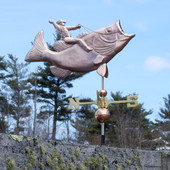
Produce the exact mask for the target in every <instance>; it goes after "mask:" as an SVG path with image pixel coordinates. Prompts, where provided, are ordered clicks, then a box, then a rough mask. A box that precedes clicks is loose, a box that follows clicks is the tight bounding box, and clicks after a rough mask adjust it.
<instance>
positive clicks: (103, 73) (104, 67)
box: [97, 63, 108, 78]
mask: <svg viewBox="0 0 170 170" xmlns="http://www.w3.org/2000/svg"><path fill="white" fill-rule="evenodd" d="M97 73H98V74H99V75H100V76H102V77H106V78H107V77H108V68H107V64H106V63H104V64H102V65H100V66H99V67H98V69H97Z"/></svg>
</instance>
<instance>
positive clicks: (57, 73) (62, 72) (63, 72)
mask: <svg viewBox="0 0 170 170" xmlns="http://www.w3.org/2000/svg"><path fill="white" fill-rule="evenodd" d="M50 70H51V72H52V73H53V75H54V76H56V77H58V78H65V77H67V76H68V75H69V74H70V73H71V71H70V70H65V69H62V68H59V67H56V66H51V67H50Z"/></svg>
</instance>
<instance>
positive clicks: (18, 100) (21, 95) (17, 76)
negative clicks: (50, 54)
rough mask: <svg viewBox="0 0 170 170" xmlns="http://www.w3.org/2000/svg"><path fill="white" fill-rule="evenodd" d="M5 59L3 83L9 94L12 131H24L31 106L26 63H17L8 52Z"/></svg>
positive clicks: (17, 132)
mask: <svg viewBox="0 0 170 170" xmlns="http://www.w3.org/2000/svg"><path fill="white" fill-rule="evenodd" d="M8 58H9V59H8V60H7V74H6V76H5V80H4V83H5V85H6V87H7V89H6V90H7V91H8V94H10V95H9V96H10V98H9V101H10V104H11V106H12V112H11V113H10V114H12V115H13V119H14V120H15V121H16V126H15V128H14V133H16V134H19V133H20V132H23V131H24V124H25V121H26V118H27V117H29V116H30V110H31V107H30V105H29V100H28V99H29V98H28V95H26V90H27V89H28V88H29V86H28V82H27V81H26V79H27V73H28V69H27V65H28V64H23V63H21V64H20V63H18V59H17V58H16V57H14V56H13V55H11V54H9V55H8Z"/></svg>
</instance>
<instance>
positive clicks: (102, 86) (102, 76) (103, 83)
mask: <svg viewBox="0 0 170 170" xmlns="http://www.w3.org/2000/svg"><path fill="white" fill-rule="evenodd" d="M102 89H104V77H103V76H102Z"/></svg>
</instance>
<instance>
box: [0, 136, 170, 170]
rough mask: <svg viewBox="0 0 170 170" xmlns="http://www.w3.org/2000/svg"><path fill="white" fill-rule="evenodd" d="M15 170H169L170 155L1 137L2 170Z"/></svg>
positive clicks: (25, 138)
mask: <svg viewBox="0 0 170 170" xmlns="http://www.w3.org/2000/svg"><path fill="white" fill-rule="evenodd" d="M168 167H169V169H168ZM15 169H16V170H41V169H42V170H170V152H157V151H147V150H133V149H121V148H114V147H107V146H96V145H78V144H66V143H62V142H61V141H44V140H41V139H32V138H28V137H23V136H15V135H6V134H0V170H15Z"/></svg>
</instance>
